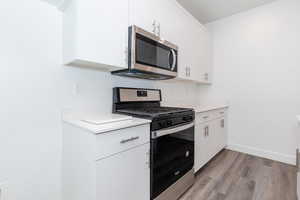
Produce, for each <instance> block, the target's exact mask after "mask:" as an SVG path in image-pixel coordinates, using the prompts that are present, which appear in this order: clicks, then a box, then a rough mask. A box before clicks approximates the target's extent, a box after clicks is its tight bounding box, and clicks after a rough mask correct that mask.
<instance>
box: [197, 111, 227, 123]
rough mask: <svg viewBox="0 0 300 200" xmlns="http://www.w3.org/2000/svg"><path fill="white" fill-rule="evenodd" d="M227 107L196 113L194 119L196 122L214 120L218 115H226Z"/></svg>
mask: <svg viewBox="0 0 300 200" xmlns="http://www.w3.org/2000/svg"><path fill="white" fill-rule="evenodd" d="M226 112H227V109H226V108H223V109H217V110H212V111H207V112H203V113H198V114H197V115H196V120H197V122H200V123H204V122H208V121H210V120H214V119H217V118H220V117H224V116H225V115H226Z"/></svg>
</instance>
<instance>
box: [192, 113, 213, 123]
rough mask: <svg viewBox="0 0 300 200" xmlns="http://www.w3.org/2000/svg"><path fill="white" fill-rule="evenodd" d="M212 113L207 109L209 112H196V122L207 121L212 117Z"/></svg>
mask: <svg viewBox="0 0 300 200" xmlns="http://www.w3.org/2000/svg"><path fill="white" fill-rule="evenodd" d="M213 114H214V113H213V112H211V111H209V112H204V113H197V114H196V121H197V122H198V123H204V122H208V121H210V120H212V119H214V115H213Z"/></svg>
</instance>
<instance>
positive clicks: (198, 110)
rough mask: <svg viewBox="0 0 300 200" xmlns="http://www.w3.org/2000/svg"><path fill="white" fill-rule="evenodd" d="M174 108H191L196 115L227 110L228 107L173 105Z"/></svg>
mask: <svg viewBox="0 0 300 200" xmlns="http://www.w3.org/2000/svg"><path fill="white" fill-rule="evenodd" d="M174 107H181V108H192V109H194V110H195V112H196V113H202V112H208V111H211V110H217V109H223V108H228V107H229V106H228V105H224V104H223V105H200V106H193V105H184V104H182V105H181V104H179V105H175V106H174Z"/></svg>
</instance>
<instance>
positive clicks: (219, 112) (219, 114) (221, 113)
mask: <svg viewBox="0 0 300 200" xmlns="http://www.w3.org/2000/svg"><path fill="white" fill-rule="evenodd" d="M212 115H213V118H214V119H216V118H220V117H224V116H225V115H226V108H223V109H218V110H214V111H212Z"/></svg>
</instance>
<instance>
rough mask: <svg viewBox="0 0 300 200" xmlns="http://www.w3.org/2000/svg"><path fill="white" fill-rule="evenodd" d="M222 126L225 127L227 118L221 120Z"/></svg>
mask: <svg viewBox="0 0 300 200" xmlns="http://www.w3.org/2000/svg"><path fill="white" fill-rule="evenodd" d="M221 127H222V128H224V127H225V120H224V119H222V120H221Z"/></svg>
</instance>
